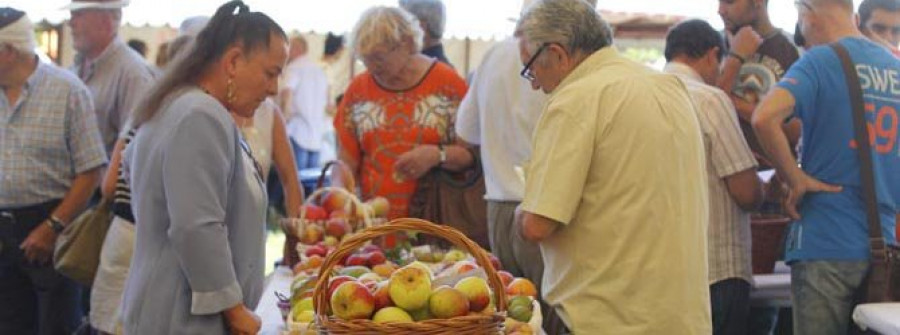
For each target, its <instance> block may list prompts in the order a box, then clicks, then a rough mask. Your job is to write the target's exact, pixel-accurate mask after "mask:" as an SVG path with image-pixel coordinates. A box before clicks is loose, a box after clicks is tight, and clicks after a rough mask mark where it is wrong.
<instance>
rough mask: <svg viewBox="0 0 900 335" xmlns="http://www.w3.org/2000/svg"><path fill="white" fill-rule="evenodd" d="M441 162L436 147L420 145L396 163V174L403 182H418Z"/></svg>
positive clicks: (438, 150)
mask: <svg viewBox="0 0 900 335" xmlns="http://www.w3.org/2000/svg"><path fill="white" fill-rule="evenodd" d="M440 162H441V153H440V149H438V147H437V146H436V145H431V144H425V145H419V146H416V147H415V148H413V149H412V150H410V151H407V152H406V153H404V154H402V155H400V158H398V159H397V162H395V163H394V173H395V174H397V175H399V176H400V177H401V178H403V180H416V179H419V178H422V176H424V175H425V174H426V173H428V171H429V170H431V168H433V167H435V166H437V165H438V164H440Z"/></svg>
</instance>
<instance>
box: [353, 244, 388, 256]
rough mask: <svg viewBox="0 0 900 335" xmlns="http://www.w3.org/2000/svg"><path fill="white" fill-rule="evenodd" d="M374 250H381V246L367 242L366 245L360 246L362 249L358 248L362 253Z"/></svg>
mask: <svg viewBox="0 0 900 335" xmlns="http://www.w3.org/2000/svg"><path fill="white" fill-rule="evenodd" d="M375 251H382V250H381V247H379V246H377V245H375V244H368V245H366V246H364V247H362V249H359V252H361V253H363V254H368V253H370V252H375Z"/></svg>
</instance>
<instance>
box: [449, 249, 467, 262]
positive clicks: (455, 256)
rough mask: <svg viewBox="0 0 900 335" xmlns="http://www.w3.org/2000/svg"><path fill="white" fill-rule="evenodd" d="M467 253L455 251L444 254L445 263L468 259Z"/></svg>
mask: <svg viewBox="0 0 900 335" xmlns="http://www.w3.org/2000/svg"><path fill="white" fill-rule="evenodd" d="M468 257H469V256H468V255H466V253H465V252H463V251H462V250H459V249H453V250H450V251H448V252H447V253H446V254H444V262H459V261H461V260H464V259H466V258H468Z"/></svg>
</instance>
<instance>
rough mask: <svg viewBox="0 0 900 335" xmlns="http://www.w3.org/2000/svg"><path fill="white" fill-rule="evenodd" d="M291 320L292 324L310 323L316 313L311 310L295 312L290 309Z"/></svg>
mask: <svg viewBox="0 0 900 335" xmlns="http://www.w3.org/2000/svg"><path fill="white" fill-rule="evenodd" d="M291 313H292V314H291V318H292V319H294V322H297V323H310V322H313V320H315V318H316V313H315V312H313V310H311V309H310V310H302V311H301V310H295V309H293V308H292V309H291Z"/></svg>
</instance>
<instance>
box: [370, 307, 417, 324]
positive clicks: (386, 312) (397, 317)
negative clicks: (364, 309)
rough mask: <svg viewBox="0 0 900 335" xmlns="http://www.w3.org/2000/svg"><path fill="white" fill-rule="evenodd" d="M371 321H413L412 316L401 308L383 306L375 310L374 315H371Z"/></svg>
mask: <svg viewBox="0 0 900 335" xmlns="http://www.w3.org/2000/svg"><path fill="white" fill-rule="evenodd" d="M372 321H375V322H413V318H412V316H410V315H409V313H407V312H406V311H404V310H403V309H402V308H398V307H385V308H382V309H380V310H378V312H375V316H374V317H372Z"/></svg>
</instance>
